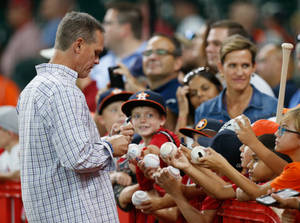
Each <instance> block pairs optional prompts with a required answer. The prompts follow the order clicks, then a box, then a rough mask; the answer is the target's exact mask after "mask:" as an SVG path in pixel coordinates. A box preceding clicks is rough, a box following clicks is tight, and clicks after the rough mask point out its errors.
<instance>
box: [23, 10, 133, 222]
mask: <svg viewBox="0 0 300 223" xmlns="http://www.w3.org/2000/svg"><path fill="white" fill-rule="evenodd" d="M102 50H103V28H102V26H101V25H100V23H99V22H98V21H97V20H96V19H95V18H93V17H92V16H90V15H89V14H87V13H79V12H70V13H67V14H66V15H65V17H64V18H63V19H62V21H61V22H60V25H59V27H58V30H57V34H56V40H55V53H54V55H53V57H52V59H51V60H50V62H49V63H46V64H41V65H38V66H36V71H37V75H36V77H35V78H34V79H33V80H32V81H31V82H30V83H29V84H28V85H27V86H26V88H25V89H24V90H23V92H22V93H21V95H20V98H19V102H18V106H17V110H18V112H19V127H20V146H21V156H20V162H21V183H22V199H23V202H24V208H25V213H26V217H27V218H28V221H29V222H118V214H117V210H116V204H115V201H114V194H113V191H112V186H111V183H110V179H109V171H111V170H114V168H115V166H114V161H113V156H122V155H123V154H125V153H126V152H127V147H128V144H129V141H130V138H131V135H132V134H133V132H130V134H129V133H128V132H129V131H127V133H128V134H127V135H125V133H124V135H115V136H113V137H108V138H107V140H102V139H100V136H99V134H98V131H97V128H96V125H95V123H94V121H93V119H92V117H91V115H90V113H89V109H88V107H87V104H86V101H85V98H84V95H83V93H82V92H81V91H80V89H79V88H78V87H77V86H76V79H77V78H85V77H87V76H88V74H89V72H90V71H91V69H92V67H93V66H94V65H95V64H98V63H99V55H100V53H101V52H102Z"/></svg>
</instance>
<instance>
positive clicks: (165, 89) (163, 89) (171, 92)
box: [151, 78, 180, 115]
mask: <svg viewBox="0 0 300 223" xmlns="http://www.w3.org/2000/svg"><path fill="white" fill-rule="evenodd" d="M179 86H180V83H179V82H178V80H177V78H175V79H172V80H170V81H169V82H168V83H166V84H164V85H163V86H160V87H159V88H156V89H151V90H152V91H155V92H156V93H159V94H160V95H161V96H162V97H163V98H164V100H165V103H166V107H167V108H169V109H170V110H171V111H172V112H173V113H175V114H176V115H178V104H177V98H176V91H177V88H178V87H179Z"/></svg>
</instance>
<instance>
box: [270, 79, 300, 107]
mask: <svg viewBox="0 0 300 223" xmlns="http://www.w3.org/2000/svg"><path fill="white" fill-rule="evenodd" d="M279 89H280V85H277V86H276V87H274V88H273V92H274V94H275V96H276V98H278V95H279ZM297 90H298V87H297V85H296V84H295V82H294V80H287V82H286V87H285V95H284V104H283V106H284V107H285V108H288V106H289V104H290V101H291V99H292V97H293V95H294V94H295V93H296V91H297Z"/></svg>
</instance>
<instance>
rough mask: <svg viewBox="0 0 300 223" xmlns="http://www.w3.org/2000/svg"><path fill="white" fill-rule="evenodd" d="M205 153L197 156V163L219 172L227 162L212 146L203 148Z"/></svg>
mask: <svg viewBox="0 0 300 223" xmlns="http://www.w3.org/2000/svg"><path fill="white" fill-rule="evenodd" d="M205 152H206V155H205V156H204V157H201V158H198V161H199V163H200V164H199V165H201V166H202V167H206V168H209V169H212V170H214V171H217V172H219V171H220V170H222V169H223V168H224V166H225V165H226V164H228V162H227V160H226V159H225V158H224V157H223V156H222V155H221V154H219V153H217V152H216V151H215V150H213V149H212V148H205Z"/></svg>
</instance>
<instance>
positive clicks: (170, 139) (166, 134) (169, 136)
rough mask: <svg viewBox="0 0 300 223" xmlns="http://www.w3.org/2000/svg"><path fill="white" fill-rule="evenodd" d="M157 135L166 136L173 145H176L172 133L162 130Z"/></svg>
mask: <svg viewBox="0 0 300 223" xmlns="http://www.w3.org/2000/svg"><path fill="white" fill-rule="evenodd" d="M157 133H161V134H164V135H165V136H167V137H168V139H169V141H170V142H172V143H174V144H175V145H176V141H175V139H174V138H173V136H172V135H171V134H170V133H168V132H167V131H163V130H161V131H159V132H157Z"/></svg>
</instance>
